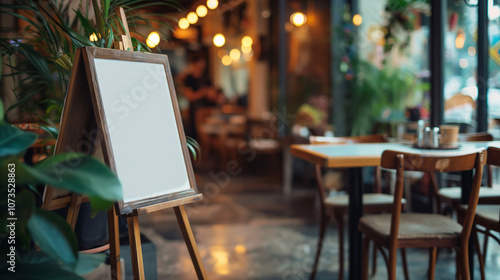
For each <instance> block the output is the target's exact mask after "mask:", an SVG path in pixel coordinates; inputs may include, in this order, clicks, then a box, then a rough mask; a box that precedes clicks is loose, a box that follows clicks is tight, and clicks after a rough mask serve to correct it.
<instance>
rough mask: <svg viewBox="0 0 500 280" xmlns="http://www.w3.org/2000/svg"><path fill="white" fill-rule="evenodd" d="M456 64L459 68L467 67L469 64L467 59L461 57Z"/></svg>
mask: <svg viewBox="0 0 500 280" xmlns="http://www.w3.org/2000/svg"><path fill="white" fill-rule="evenodd" d="M458 64H459V65H460V67H461V68H467V66H468V65H469V63H468V62H467V59H465V58H461V59H460V61H459V63H458Z"/></svg>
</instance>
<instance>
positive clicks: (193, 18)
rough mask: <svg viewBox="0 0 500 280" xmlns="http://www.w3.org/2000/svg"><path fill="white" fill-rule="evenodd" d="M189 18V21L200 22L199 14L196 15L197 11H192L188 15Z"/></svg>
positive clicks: (192, 22)
mask: <svg viewBox="0 0 500 280" xmlns="http://www.w3.org/2000/svg"><path fill="white" fill-rule="evenodd" d="M187 20H188V21H189V23H191V24H195V23H196V22H198V16H197V15H196V13H195V12H190V13H189V14H188V15H187Z"/></svg>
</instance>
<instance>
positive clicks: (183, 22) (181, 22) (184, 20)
mask: <svg viewBox="0 0 500 280" xmlns="http://www.w3.org/2000/svg"><path fill="white" fill-rule="evenodd" d="M188 27H189V21H188V20H187V18H181V19H180V20H179V28H180V29H188Z"/></svg>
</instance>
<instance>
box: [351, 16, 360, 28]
mask: <svg viewBox="0 0 500 280" xmlns="http://www.w3.org/2000/svg"><path fill="white" fill-rule="evenodd" d="M352 23H353V24H354V25H356V26H360V25H361V24H362V23H363V17H362V16H361V15H360V14H355V15H354V16H353V17H352Z"/></svg>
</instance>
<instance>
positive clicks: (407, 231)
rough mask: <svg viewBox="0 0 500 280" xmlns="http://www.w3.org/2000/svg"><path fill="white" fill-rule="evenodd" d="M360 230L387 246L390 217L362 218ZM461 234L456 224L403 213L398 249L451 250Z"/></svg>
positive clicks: (440, 216) (439, 218)
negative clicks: (440, 248)
mask: <svg viewBox="0 0 500 280" xmlns="http://www.w3.org/2000/svg"><path fill="white" fill-rule="evenodd" d="M359 230H360V231H361V232H362V233H364V234H366V235H368V236H369V237H370V238H371V239H373V240H375V241H377V242H379V243H380V244H382V245H384V244H385V246H389V236H390V230H391V214H378V215H365V216H363V217H361V219H360V221H359ZM461 231H462V226H461V225H460V224H459V223H457V222H455V221H453V220H452V219H450V218H448V217H445V216H442V215H437V214H410V213H408V214H407V213H403V214H401V219H400V224H399V233H398V243H399V247H435V246H438V247H451V246H456V245H457V242H458V240H459V239H460V233H461ZM417 240H418V242H417Z"/></svg>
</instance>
